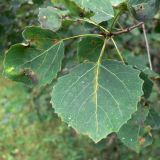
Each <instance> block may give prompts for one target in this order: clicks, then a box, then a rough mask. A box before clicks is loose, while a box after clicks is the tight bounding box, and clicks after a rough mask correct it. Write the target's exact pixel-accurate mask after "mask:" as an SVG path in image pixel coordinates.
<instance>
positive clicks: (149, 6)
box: [128, 0, 160, 21]
mask: <svg viewBox="0 0 160 160" xmlns="http://www.w3.org/2000/svg"><path fill="white" fill-rule="evenodd" d="M128 6H129V9H130V11H131V13H132V14H133V16H134V17H135V19H137V20H138V21H148V20H150V19H152V18H153V17H154V16H155V14H156V13H157V11H158V10H159V6H160V1H159V0H138V1H135V0H129V1H128Z"/></svg>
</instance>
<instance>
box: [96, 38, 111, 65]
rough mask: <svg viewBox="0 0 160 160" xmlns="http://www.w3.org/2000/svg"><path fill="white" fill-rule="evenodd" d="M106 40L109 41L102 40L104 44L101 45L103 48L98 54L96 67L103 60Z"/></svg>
mask: <svg viewBox="0 0 160 160" xmlns="http://www.w3.org/2000/svg"><path fill="white" fill-rule="evenodd" d="M108 40H109V39H107V38H106V39H105V40H104V44H103V47H102V50H101V53H100V56H99V58H98V62H97V64H98V65H100V64H101V61H102V58H103V54H104V51H105V48H106V43H107V41H108Z"/></svg>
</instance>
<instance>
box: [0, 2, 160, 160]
mask: <svg viewBox="0 0 160 160" xmlns="http://www.w3.org/2000/svg"><path fill="white" fill-rule="evenodd" d="M48 5H51V2H50V1H49V0H0V70H1V72H2V61H3V59H4V54H5V51H6V50H7V49H8V48H9V47H10V46H11V45H12V44H15V43H18V42H21V41H23V39H22V36H21V32H22V31H23V29H24V28H25V27H26V26H28V25H39V23H38V20H37V14H38V8H39V7H42V6H48ZM125 18H126V17H125ZM122 20H123V19H122ZM127 23H129V22H127ZM147 28H148V37H149V41H150V46H151V54H152V61H153V64H154V69H155V71H156V72H158V73H160V45H159V44H160V20H159V17H158V18H157V19H156V20H154V21H153V23H149V24H147ZM73 32H76V31H73ZM133 36H134V38H133ZM118 41H120V42H121V44H122V47H123V50H125V51H129V50H131V51H132V52H134V53H135V54H138V53H139V52H141V51H144V49H145V48H144V46H143V44H142V43H141V38H140V36H139V32H138V31H134V32H133V33H131V34H128V35H124V36H122V37H121V38H119V39H118ZM50 91H51V87H50V86H46V87H43V88H42V89H38V88H34V89H30V88H27V87H26V86H24V85H22V84H18V83H14V82H11V81H9V80H6V79H4V78H3V77H2V76H1V77H0V160H160V138H159V137H160V132H158V131H157V132H155V134H154V142H153V145H152V146H150V147H147V148H146V149H144V150H143V151H142V152H141V153H140V154H137V153H135V152H133V151H131V150H130V149H128V148H127V147H125V146H124V145H123V144H122V143H121V142H120V141H119V140H118V139H117V138H116V135H115V134H111V135H110V136H109V137H108V138H106V139H104V140H102V141H101V142H99V143H98V144H94V143H93V142H92V141H91V140H90V139H89V138H88V137H86V136H82V135H78V134H77V133H76V132H75V131H74V130H72V129H71V128H69V127H68V126H67V125H66V124H64V123H63V122H61V120H60V118H58V117H57V115H56V114H54V110H53V109H52V107H51V104H50V95H49V93H50ZM150 99H151V101H152V103H153V105H154V107H155V108H156V109H157V110H159V108H160V97H159V95H158V94H157V91H155V92H153V93H152V95H151V97H150Z"/></svg>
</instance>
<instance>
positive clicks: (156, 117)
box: [145, 109, 160, 130]
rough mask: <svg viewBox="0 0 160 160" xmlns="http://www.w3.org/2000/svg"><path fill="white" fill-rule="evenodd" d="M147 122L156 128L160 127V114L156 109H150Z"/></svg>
mask: <svg viewBox="0 0 160 160" xmlns="http://www.w3.org/2000/svg"><path fill="white" fill-rule="evenodd" d="M145 123H146V125H149V126H150V127H151V128H152V129H154V130H157V129H160V114H159V113H158V112H156V111H155V110H154V109H150V110H149V114H148V117H147V119H146V121H145Z"/></svg>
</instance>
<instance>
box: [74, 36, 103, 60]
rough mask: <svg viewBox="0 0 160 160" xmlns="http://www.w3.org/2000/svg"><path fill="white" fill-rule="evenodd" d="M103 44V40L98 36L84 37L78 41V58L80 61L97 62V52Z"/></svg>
mask: <svg viewBox="0 0 160 160" xmlns="http://www.w3.org/2000/svg"><path fill="white" fill-rule="evenodd" d="M102 46H103V40H102V39H100V38H96V37H95V38H93V37H86V38H82V39H81V41H80V42H79V43H78V49H77V50H78V53H77V54H78V58H79V61H80V62H83V60H89V61H94V62H97V60H98V58H99V53H100V52H101V48H102Z"/></svg>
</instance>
